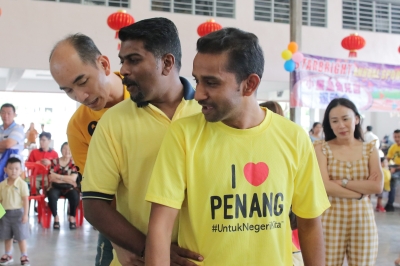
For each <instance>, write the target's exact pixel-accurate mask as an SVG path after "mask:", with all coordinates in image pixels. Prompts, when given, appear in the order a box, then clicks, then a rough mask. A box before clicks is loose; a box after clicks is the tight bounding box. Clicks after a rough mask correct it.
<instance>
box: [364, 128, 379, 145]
mask: <svg viewBox="0 0 400 266" xmlns="http://www.w3.org/2000/svg"><path fill="white" fill-rule="evenodd" d="M375 139H376V142H375V146H376V148H377V149H378V150H379V147H380V145H381V143H380V141H379V138H378V136H377V135H375V134H374V133H372V126H367V132H365V134H364V140H365V142H366V143H369V142H371V141H373V140H375Z"/></svg>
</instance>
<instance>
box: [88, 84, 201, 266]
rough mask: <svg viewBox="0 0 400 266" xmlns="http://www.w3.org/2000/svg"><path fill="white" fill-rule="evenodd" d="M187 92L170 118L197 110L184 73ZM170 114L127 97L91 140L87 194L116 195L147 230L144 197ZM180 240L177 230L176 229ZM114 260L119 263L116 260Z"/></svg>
mask: <svg viewBox="0 0 400 266" xmlns="http://www.w3.org/2000/svg"><path fill="white" fill-rule="evenodd" d="M181 82H182V83H183V85H184V98H183V99H182V102H181V103H180V104H179V105H178V107H177V109H176V111H175V114H174V117H173V118H172V121H175V120H177V119H179V118H182V117H186V116H190V115H193V114H196V113H199V112H200V110H201V106H200V105H199V104H198V103H197V102H196V101H195V100H193V97H194V90H193V88H192V87H191V86H190V84H189V82H188V81H187V80H185V79H183V78H181ZM170 124H171V120H170V119H169V118H168V117H167V116H166V115H165V114H164V113H163V112H162V111H161V110H160V109H158V108H157V107H155V106H154V105H152V104H149V105H147V106H145V107H138V106H137V104H136V103H134V102H133V101H132V100H130V99H128V100H125V101H123V102H121V103H119V104H117V105H115V106H114V107H113V108H111V109H110V110H109V111H108V112H106V113H105V114H104V115H103V117H102V118H101V120H100V121H99V123H98V124H97V127H96V131H95V134H94V135H93V138H92V140H91V142H90V146H89V153H88V158H87V161H86V167H85V172H84V174H83V181H82V191H83V199H84V200H85V199H91V198H94V199H104V200H112V199H113V197H114V195H115V196H116V199H117V200H116V203H117V210H118V211H119V212H120V213H121V214H122V215H123V216H124V217H125V218H126V219H127V220H128V221H129V222H130V223H131V224H132V225H133V226H135V227H136V228H137V229H138V230H140V231H141V232H142V233H144V234H147V226H148V221H149V217H150V207H151V204H150V203H148V202H146V201H145V200H144V197H145V195H146V190H147V185H148V182H149V180H150V176H151V172H152V170H153V165H154V162H155V160H156V157H157V153H158V150H159V149H160V146H161V142H162V139H163V138H164V135H165V133H166V132H167V129H168V128H169V126H170ZM175 240H176V234H175ZM111 265H119V264H118V263H117V261H116V260H114V261H113V263H112V264H111Z"/></svg>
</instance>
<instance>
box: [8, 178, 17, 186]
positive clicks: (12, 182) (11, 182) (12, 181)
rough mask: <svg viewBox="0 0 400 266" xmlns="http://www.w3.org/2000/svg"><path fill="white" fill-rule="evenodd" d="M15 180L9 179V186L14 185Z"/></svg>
mask: <svg viewBox="0 0 400 266" xmlns="http://www.w3.org/2000/svg"><path fill="white" fill-rule="evenodd" d="M15 180H16V179H13V178H7V184H8V185H13V184H14V183H15Z"/></svg>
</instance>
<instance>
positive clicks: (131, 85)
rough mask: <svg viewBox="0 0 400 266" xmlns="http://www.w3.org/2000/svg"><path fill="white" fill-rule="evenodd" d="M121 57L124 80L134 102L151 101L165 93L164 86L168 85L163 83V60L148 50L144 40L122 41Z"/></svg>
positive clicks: (121, 71)
mask: <svg viewBox="0 0 400 266" xmlns="http://www.w3.org/2000/svg"><path fill="white" fill-rule="evenodd" d="M119 58H120V60H121V70H120V73H121V75H123V76H124V79H123V81H122V82H123V83H124V85H126V86H127V90H128V91H129V93H130V95H131V99H132V100H133V101H134V102H136V103H140V102H151V101H152V100H154V99H156V98H158V97H159V96H160V95H162V94H163V91H162V88H167V86H165V84H164V86H163V84H162V83H163V82H162V71H163V70H162V64H161V62H162V60H161V59H158V58H156V57H155V56H154V54H153V53H151V52H149V51H147V50H146V49H145V48H144V46H143V42H142V41H139V40H128V41H124V42H122V44H121V50H120V52H119Z"/></svg>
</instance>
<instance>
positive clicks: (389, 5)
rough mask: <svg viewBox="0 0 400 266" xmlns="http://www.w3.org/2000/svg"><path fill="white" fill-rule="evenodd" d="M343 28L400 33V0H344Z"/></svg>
mask: <svg viewBox="0 0 400 266" xmlns="http://www.w3.org/2000/svg"><path fill="white" fill-rule="evenodd" d="M342 21H343V29H352V30H364V31H374V32H386V33H396V34H400V2H399V3H393V2H389V1H372V0H345V1H343V14H342Z"/></svg>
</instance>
